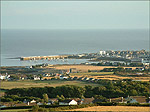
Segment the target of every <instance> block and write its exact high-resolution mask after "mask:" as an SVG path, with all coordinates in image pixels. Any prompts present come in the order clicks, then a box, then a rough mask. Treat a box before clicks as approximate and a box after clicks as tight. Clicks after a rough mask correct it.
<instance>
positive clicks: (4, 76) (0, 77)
mask: <svg viewBox="0 0 150 112" xmlns="http://www.w3.org/2000/svg"><path fill="white" fill-rule="evenodd" d="M9 78H10V75H8V74H7V73H6V75H1V74H0V80H6V79H9Z"/></svg>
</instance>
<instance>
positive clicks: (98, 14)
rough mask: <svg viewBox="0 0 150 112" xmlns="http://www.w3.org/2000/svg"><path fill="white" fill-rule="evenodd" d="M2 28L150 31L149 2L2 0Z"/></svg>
mask: <svg viewBox="0 0 150 112" xmlns="http://www.w3.org/2000/svg"><path fill="white" fill-rule="evenodd" d="M1 28H2V29H149V2H148V1H70V2H69V1H2V2H1Z"/></svg>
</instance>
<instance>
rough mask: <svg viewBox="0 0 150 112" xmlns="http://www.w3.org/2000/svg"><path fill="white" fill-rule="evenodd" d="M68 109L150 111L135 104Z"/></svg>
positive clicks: (124, 111)
mask: <svg viewBox="0 0 150 112" xmlns="http://www.w3.org/2000/svg"><path fill="white" fill-rule="evenodd" d="M69 111H103V112H104V111H105V112H108V111H109V112H150V108H149V107H136V106H94V107H87V108H80V109H73V110H69Z"/></svg>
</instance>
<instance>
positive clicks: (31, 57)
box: [20, 55, 69, 61]
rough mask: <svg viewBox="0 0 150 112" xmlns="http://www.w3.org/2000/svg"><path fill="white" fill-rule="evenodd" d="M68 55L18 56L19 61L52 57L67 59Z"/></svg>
mask: <svg viewBox="0 0 150 112" xmlns="http://www.w3.org/2000/svg"><path fill="white" fill-rule="evenodd" d="M68 56H69V55H61V56H59V55H58V56H30V57H20V60H21V61H26V60H53V59H67V58H68Z"/></svg>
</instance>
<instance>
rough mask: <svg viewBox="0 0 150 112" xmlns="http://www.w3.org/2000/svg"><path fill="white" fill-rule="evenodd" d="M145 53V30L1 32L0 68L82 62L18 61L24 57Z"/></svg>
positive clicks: (21, 30) (81, 60) (70, 60)
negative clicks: (102, 51) (137, 51)
mask: <svg viewBox="0 0 150 112" xmlns="http://www.w3.org/2000/svg"><path fill="white" fill-rule="evenodd" d="M142 49H145V50H149V30H148V29H42V30H39V29H38V30H37V29H32V30H31V29H30V30H29V29H2V30H1V66H31V65H35V64H42V63H48V64H80V63H84V62H88V60H86V59H67V60H52V61H48V60H38V61H20V60H19V59H10V58H15V57H24V56H50V55H64V54H81V53H98V52H99V51H100V50H142Z"/></svg>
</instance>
